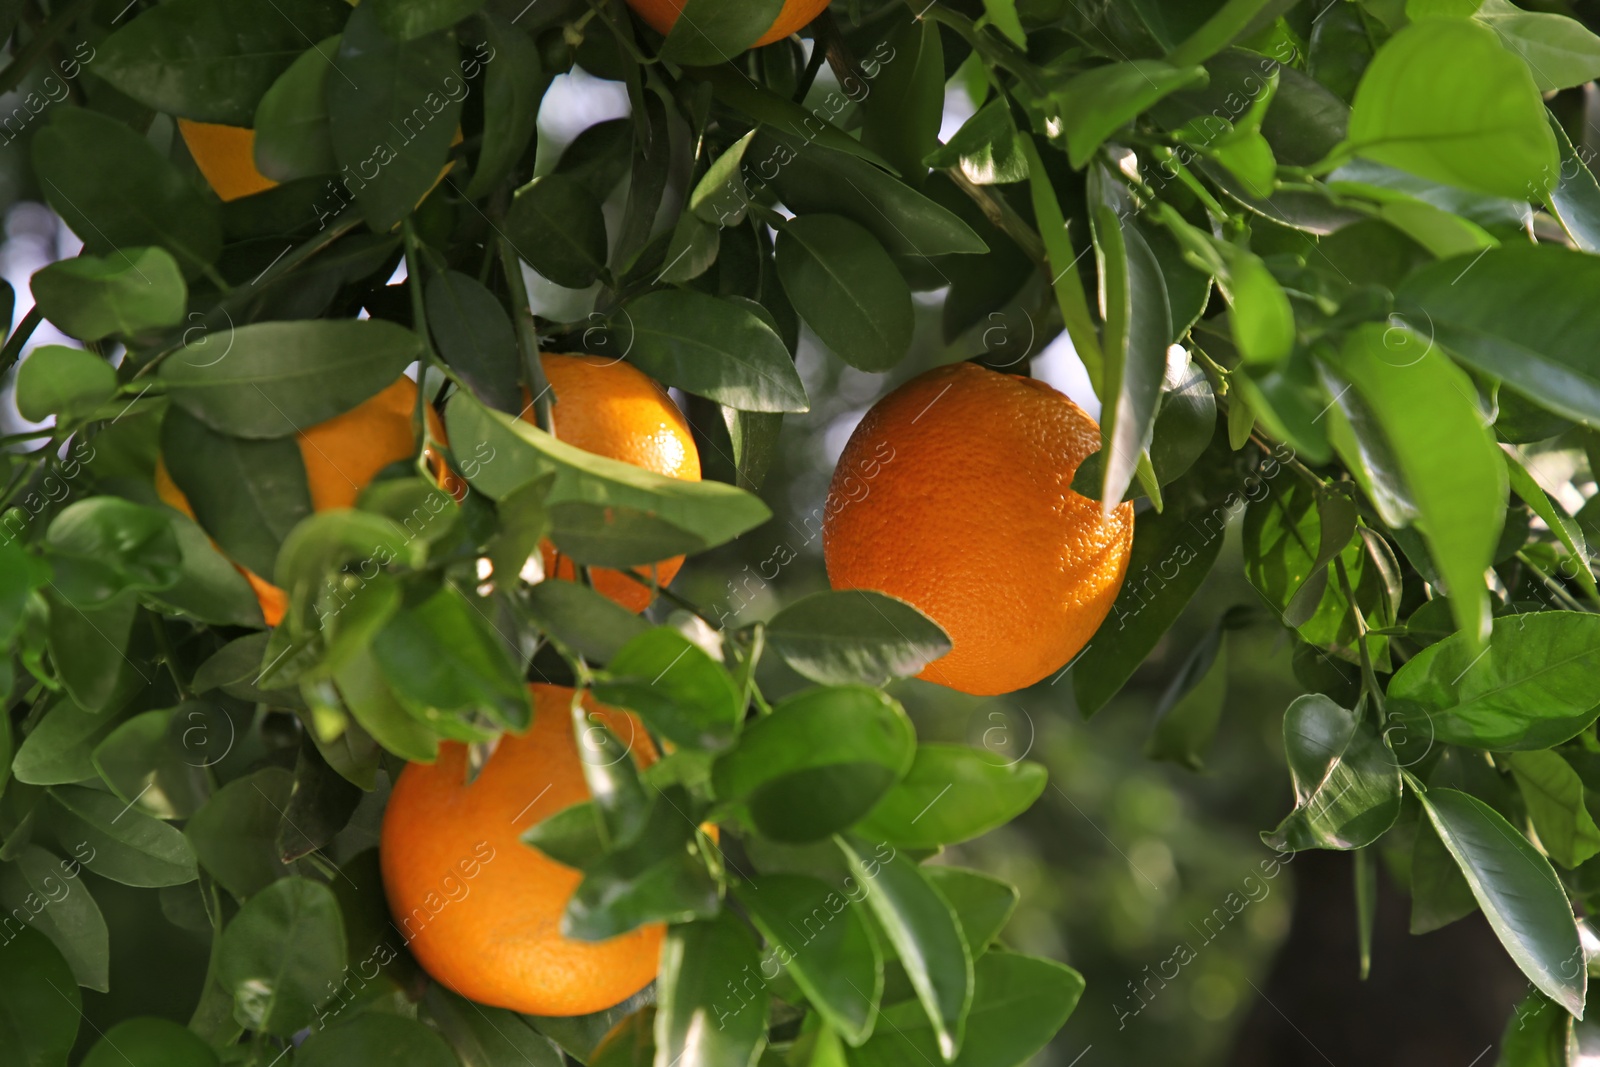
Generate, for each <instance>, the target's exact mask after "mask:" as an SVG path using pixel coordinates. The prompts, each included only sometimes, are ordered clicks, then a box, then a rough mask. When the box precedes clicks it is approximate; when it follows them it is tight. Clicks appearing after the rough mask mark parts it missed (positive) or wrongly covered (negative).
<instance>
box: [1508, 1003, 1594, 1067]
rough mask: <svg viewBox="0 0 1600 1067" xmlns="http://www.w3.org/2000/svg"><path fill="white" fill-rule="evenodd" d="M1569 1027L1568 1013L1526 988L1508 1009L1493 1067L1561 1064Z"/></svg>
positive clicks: (1570, 1026)
mask: <svg viewBox="0 0 1600 1067" xmlns="http://www.w3.org/2000/svg"><path fill="white" fill-rule="evenodd" d="M1591 1025H1592V1024H1591ZM1571 1029H1572V1017H1571V1016H1569V1015H1568V1014H1567V1013H1566V1012H1564V1011H1562V1010H1561V1009H1560V1008H1559V1007H1557V1006H1556V1005H1555V1004H1554V1003H1552V1002H1551V1001H1550V1000H1549V999H1547V998H1546V997H1545V996H1544V995H1543V994H1542V993H1538V992H1530V993H1529V994H1528V995H1527V996H1526V997H1524V998H1522V1001H1521V1002H1520V1003H1518V1004H1517V1006H1516V1007H1515V1008H1513V1009H1512V1011H1511V1018H1510V1020H1509V1021H1508V1022H1507V1023H1506V1029H1505V1033H1503V1034H1502V1035H1501V1037H1500V1058H1499V1060H1497V1061H1496V1063H1495V1067H1562V1065H1563V1064H1565V1063H1567V1062H1568V1061H1567V1047H1568V1046H1567V1039H1568V1036H1569V1031H1570V1030H1571Z"/></svg>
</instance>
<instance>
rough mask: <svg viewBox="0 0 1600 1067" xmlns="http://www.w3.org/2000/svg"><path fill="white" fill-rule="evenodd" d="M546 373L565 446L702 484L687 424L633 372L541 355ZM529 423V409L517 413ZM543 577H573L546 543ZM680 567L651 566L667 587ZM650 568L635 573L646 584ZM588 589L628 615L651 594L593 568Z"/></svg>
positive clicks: (663, 394)
mask: <svg viewBox="0 0 1600 1067" xmlns="http://www.w3.org/2000/svg"><path fill="white" fill-rule="evenodd" d="M540 363H541V365H542V366H543V367H544V375H545V379H546V381H547V382H549V385H550V392H551V394H552V396H553V397H554V399H555V406H554V413H555V414H554V419H555V435H556V437H557V438H559V439H560V440H562V441H565V442H566V443H567V444H570V445H574V446H576V447H578V448H581V449H583V450H584V451H585V452H593V453H595V454H596V455H600V456H605V457H606V458H607V459H614V460H619V461H621V462H623V463H631V464H633V465H634V466H636V467H643V468H644V469H645V470H650V471H654V472H655V473H657V474H664V475H666V476H668V477H669V478H681V479H683V480H684V481H690V482H698V481H699V480H700V450H699V449H698V448H697V447H696V446H695V443H694V434H693V433H691V432H690V430H689V423H688V420H687V419H685V418H684V417H683V412H682V411H680V410H678V405H677V404H675V403H673V401H672V397H671V396H670V395H669V394H668V393H667V391H666V390H665V389H663V388H662V387H661V386H660V385H659V384H658V383H657V382H656V381H655V380H654V379H652V378H650V377H648V376H647V375H645V374H644V373H643V372H642V371H640V370H639V369H638V368H637V367H634V366H632V365H631V364H628V363H622V362H619V361H618V360H614V359H602V358H600V357H599V356H562V355H545V356H541V357H540ZM522 417H523V419H525V420H526V421H528V422H534V421H535V413H534V407H533V405H531V404H530V405H529V406H528V408H527V410H525V411H524V412H523V414H522ZM543 554H544V567H545V573H546V574H549V575H552V576H553V577H557V578H566V579H568V580H571V579H572V578H573V577H574V575H575V574H576V568H575V567H574V566H573V562H572V560H571V559H570V558H568V557H565V556H558V555H557V553H556V550H555V547H554V546H553V545H551V544H550V543H549V542H546V543H545V544H544V545H543ZM682 566H683V557H682V556H675V557H673V558H672V559H666V560H662V561H660V562H659V563H657V564H655V566H654V571H655V580H656V582H657V583H658V584H660V585H663V586H664V585H668V584H670V583H671V582H672V579H673V578H674V577H675V576H676V575H677V573H678V568H680V567H682ZM651 570H652V568H650V567H638V568H636V569H635V573H637V574H639V575H640V576H641V577H643V578H645V579H646V580H648V579H649V577H650V572H651ZM590 577H591V579H592V580H593V581H594V587H595V589H596V590H598V591H599V592H601V593H603V594H605V595H606V596H608V597H610V598H611V599H612V600H614V601H616V602H617V603H618V604H621V605H622V606H623V607H625V608H627V609H628V610H629V611H634V612H639V611H643V610H644V609H645V608H647V607H649V606H650V601H651V599H652V598H653V594H652V592H651V590H650V587H649V586H648V585H641V584H640V583H638V582H636V581H634V580H633V579H631V578H629V577H627V576H626V575H624V574H622V573H620V572H618V571H614V570H605V569H603V568H596V569H594V570H592V571H591V572H590Z"/></svg>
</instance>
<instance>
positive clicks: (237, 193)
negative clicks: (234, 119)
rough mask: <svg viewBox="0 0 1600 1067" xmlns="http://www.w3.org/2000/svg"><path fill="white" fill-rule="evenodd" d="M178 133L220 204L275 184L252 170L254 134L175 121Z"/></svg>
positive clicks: (209, 123)
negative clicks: (222, 201)
mask: <svg viewBox="0 0 1600 1067" xmlns="http://www.w3.org/2000/svg"><path fill="white" fill-rule="evenodd" d="M178 133H180V134H181V135H182V136H183V143H184V144H185V145H187V146H188V147H189V155H190V156H191V157H192V158H193V159H194V165H195V166H196V167H199V168H200V173H201V174H202V175H204V176H205V179H206V181H207V182H209V183H210V185H211V188H212V189H214V190H216V193H217V195H218V196H220V197H221V198H222V199H223V200H238V199H240V198H241V197H246V196H251V195H253V194H255V193H260V192H265V191H266V190H268V189H271V188H273V187H274V186H276V185H277V184H278V183H277V182H275V181H273V180H272V179H271V178H269V177H267V176H266V175H265V174H262V173H261V172H260V171H259V170H257V169H256V131H254V130H251V129H246V128H245V127H243V126H224V125H222V124H221V123H216V122H195V121H194V120H192V119H179V120H178Z"/></svg>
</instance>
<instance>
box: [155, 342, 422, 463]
mask: <svg viewBox="0 0 1600 1067" xmlns="http://www.w3.org/2000/svg"><path fill="white" fill-rule="evenodd" d="M213 347H214V346H213V345H212V344H207V346H206V347H205V348H204V349H196V350H191V349H183V350H180V351H178V352H176V353H174V355H173V356H172V358H171V359H168V360H167V361H166V362H165V363H163V364H162V365H161V371H160V378H161V380H162V382H164V383H165V384H166V387H167V393H168V395H169V396H171V397H172V400H173V402H174V403H175V404H177V405H178V406H179V407H181V408H183V409H184V410H185V411H187V412H188V413H189V414H191V415H193V416H194V417H195V418H197V419H199V420H200V421H201V422H203V423H205V424H206V425H207V426H209V427H211V428H212V429H214V430H217V431H219V432H221V433H225V434H230V435H232V436H234V437H248V438H261V437H287V436H289V435H290V434H295V433H298V432H300V431H301V430H304V429H307V428H309V427H311V426H315V425H316V424H318V423H321V422H326V421H328V420H329V419H331V418H333V417H334V416H335V415H342V414H343V413H345V412H346V411H349V410H350V409H352V408H354V407H356V406H357V405H358V404H360V403H361V402H362V401H364V400H367V399H368V398H370V397H372V396H375V395H377V393H378V392H380V391H381V390H383V389H384V388H386V387H388V386H390V385H392V384H394V381H395V379H397V378H399V377H400V372H401V371H403V370H405V368H406V367H407V366H408V365H409V364H411V363H414V362H416V360H417V359H418V358H419V357H420V356H421V354H422V339H421V338H420V337H418V336H417V335H416V334H414V333H412V332H411V331H410V330H407V329H405V328H404V327H401V326H396V325H395V324H394V323H392V322H384V321H382V320H379V319H369V320H356V319H350V320H343V321H326V320H325V321H309V322H269V323H258V324H255V325H251V326H241V327H239V328H238V329H236V330H234V331H232V333H230V334H229V336H228V344H227V346H226V347H227V351H226V353H225V354H224V355H222V356H217V355H214V354H213V353H212V348H213Z"/></svg>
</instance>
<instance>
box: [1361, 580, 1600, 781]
mask: <svg viewBox="0 0 1600 1067" xmlns="http://www.w3.org/2000/svg"><path fill="white" fill-rule="evenodd" d="M1479 648H1480V646H1478V645H1477V644H1476V643H1475V642H1473V641H1471V640H1469V638H1468V635H1464V634H1459V633H1458V634H1455V635H1453V636H1451V637H1447V638H1445V639H1444V640H1443V641H1440V642H1438V643H1437V644H1433V645H1430V646H1428V647H1427V648H1425V649H1423V650H1422V651H1421V652H1419V653H1418V654H1417V655H1416V656H1414V657H1412V658H1411V660H1410V661H1408V662H1407V663H1406V664H1405V665H1404V666H1402V667H1401V668H1400V669H1399V670H1398V671H1396V672H1395V675H1394V678H1393V679H1391V680H1390V682H1389V714H1390V715H1391V716H1392V717H1394V718H1395V719H1397V720H1398V721H1399V722H1400V723H1401V724H1402V725H1404V726H1405V727H1406V728H1407V729H1408V730H1410V731H1411V732H1412V733H1413V734H1414V735H1415V736H1416V737H1418V738H1433V739H1434V740H1436V741H1440V742H1443V743H1445V744H1452V745H1466V746H1469V747H1473V748H1486V749H1493V750H1495V751H1504V750H1507V749H1512V750H1533V749H1541V748H1550V747H1551V746H1553V745H1558V744H1560V743H1561V742H1562V741H1565V740H1567V739H1568V738H1570V737H1572V736H1573V735H1574V734H1576V733H1578V732H1579V731H1580V730H1583V729H1584V728H1585V727H1587V726H1588V725H1589V724H1590V723H1592V722H1594V720H1595V716H1596V715H1600V700H1597V699H1596V696H1595V692H1594V686H1593V684H1592V681H1593V675H1594V670H1595V662H1596V657H1597V656H1600V619H1595V618H1593V617H1591V616H1589V615H1587V614H1582V613H1579V612H1569V611H1541V612H1534V613H1531V614H1527V615H1506V616H1502V617H1501V618H1498V619H1496V620H1495V621H1494V629H1493V631H1492V632H1491V633H1490V636H1489V642H1488V647H1487V648H1485V649H1483V650H1482V651H1480V650H1479Z"/></svg>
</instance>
